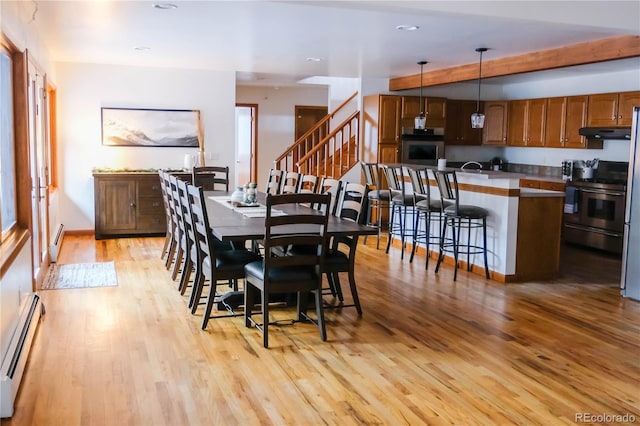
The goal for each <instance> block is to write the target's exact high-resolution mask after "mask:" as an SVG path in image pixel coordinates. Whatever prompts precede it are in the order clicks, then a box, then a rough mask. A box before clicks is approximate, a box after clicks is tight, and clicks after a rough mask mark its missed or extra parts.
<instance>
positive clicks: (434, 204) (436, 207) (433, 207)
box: [416, 200, 452, 212]
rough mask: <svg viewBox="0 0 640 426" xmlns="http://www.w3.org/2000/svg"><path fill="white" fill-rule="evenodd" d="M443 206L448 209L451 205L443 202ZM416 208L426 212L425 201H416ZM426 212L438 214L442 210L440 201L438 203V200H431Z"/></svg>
mask: <svg viewBox="0 0 640 426" xmlns="http://www.w3.org/2000/svg"><path fill="white" fill-rule="evenodd" d="M444 205H445V207H449V206H451V205H452V204H451V203H447V202H446V201H445V203H444ZM416 207H417V208H419V209H423V210H427V200H421V201H418V202H417V203H416ZM428 210H430V211H432V212H439V211H440V210H442V201H440V200H431V203H430V204H429V206H428Z"/></svg>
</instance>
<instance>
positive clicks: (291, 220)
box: [244, 194, 331, 348]
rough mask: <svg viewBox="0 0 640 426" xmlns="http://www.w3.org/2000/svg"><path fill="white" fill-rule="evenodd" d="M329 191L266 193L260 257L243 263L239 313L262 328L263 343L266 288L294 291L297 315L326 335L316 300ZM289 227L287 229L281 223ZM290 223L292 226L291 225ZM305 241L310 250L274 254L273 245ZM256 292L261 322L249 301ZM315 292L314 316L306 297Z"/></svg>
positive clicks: (276, 291)
mask: <svg viewBox="0 0 640 426" xmlns="http://www.w3.org/2000/svg"><path fill="white" fill-rule="evenodd" d="M330 201H331V196H330V195H329V194H283V195H267V199H266V205H267V213H266V218H265V238H264V253H265V254H264V257H263V259H262V260H260V261H255V262H251V263H248V264H247V265H246V266H245V268H244V270H245V274H246V278H245V289H244V305H245V307H244V314H245V316H244V318H245V325H246V326H247V327H251V326H255V327H256V328H258V329H259V330H260V331H262V333H263V345H264V347H265V348H267V347H268V346H269V300H270V295H271V294H283V293H297V320H296V321H303V320H308V321H311V322H312V323H314V324H316V325H317V326H318V328H319V330H320V337H321V338H322V340H323V341H324V340H326V339H327V333H326V330H325V324H324V311H323V302H322V270H323V269H322V268H323V264H324V256H325V251H326V245H327V221H328V217H329V203H330ZM301 204H309V205H311V204H313V205H320V206H323V207H324V208H321V209H320V211H322V212H323V213H322V214H320V213H319V212H318V211H317V210H312V209H309V208H302V207H301V206H300V205H301ZM285 205H288V206H292V207H293V209H294V210H289V211H288V212H287V214H286V215H281V216H280V215H275V214H274V212H275V210H276V209H280V208H282V207H284V206H285ZM288 227H290V228H289V229H287V228H288ZM291 227H292V228H291ZM296 244H307V245H313V246H315V247H316V250H315V252H314V253H310V254H301V255H291V256H275V255H272V253H273V250H274V249H275V248H280V249H282V248H283V247H289V246H290V245H296ZM256 291H259V292H260V295H261V297H260V306H261V311H260V312H261V314H262V323H259V322H257V321H256V320H255V319H254V312H253V310H254V305H255V299H256V297H257V293H256ZM309 292H311V293H313V294H314V296H315V307H316V317H317V319H316V320H313V319H312V318H311V317H309V316H308V315H307V313H306V309H307V297H308V293H309Z"/></svg>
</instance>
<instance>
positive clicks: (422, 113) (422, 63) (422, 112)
mask: <svg viewBox="0 0 640 426" xmlns="http://www.w3.org/2000/svg"><path fill="white" fill-rule="evenodd" d="M426 63H427V61H419V62H418V65H420V116H421V117H423V116H424V111H423V109H422V67H424V64H426Z"/></svg>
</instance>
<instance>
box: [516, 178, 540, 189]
mask: <svg viewBox="0 0 640 426" xmlns="http://www.w3.org/2000/svg"><path fill="white" fill-rule="evenodd" d="M520 188H535V189H540V181H539V180H533V179H520Z"/></svg>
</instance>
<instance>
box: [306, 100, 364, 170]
mask: <svg viewBox="0 0 640 426" xmlns="http://www.w3.org/2000/svg"><path fill="white" fill-rule="evenodd" d="M359 117H360V111H356V112H354V113H353V114H351V115H350V116H349V117H348V118H347V119H346V120H344V121H343V122H342V123H341V124H340V125H339V126H338V127H336V128H335V129H334V130H333V131H332V132H331V133H329V134H328V135H327V136H326V137H325V138H324V139H323V140H322V141H320V143H318V144H317V145H316V146H314V147H313V148H312V149H311V150H310V151H309V152H307V153H306V154H305V155H304V156H302V158H300V160H298V162H297V163H296V167H297V169H298V172H300V173H303V174H314V175H316V176H320V177H333V178H336V179H339V178H340V177H342V175H344V173H346V172H347V171H348V170H349V169H350V168H351V167H353V166H354V165H356V164H357V163H358V160H359V153H358V141H359V132H360V120H359Z"/></svg>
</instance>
